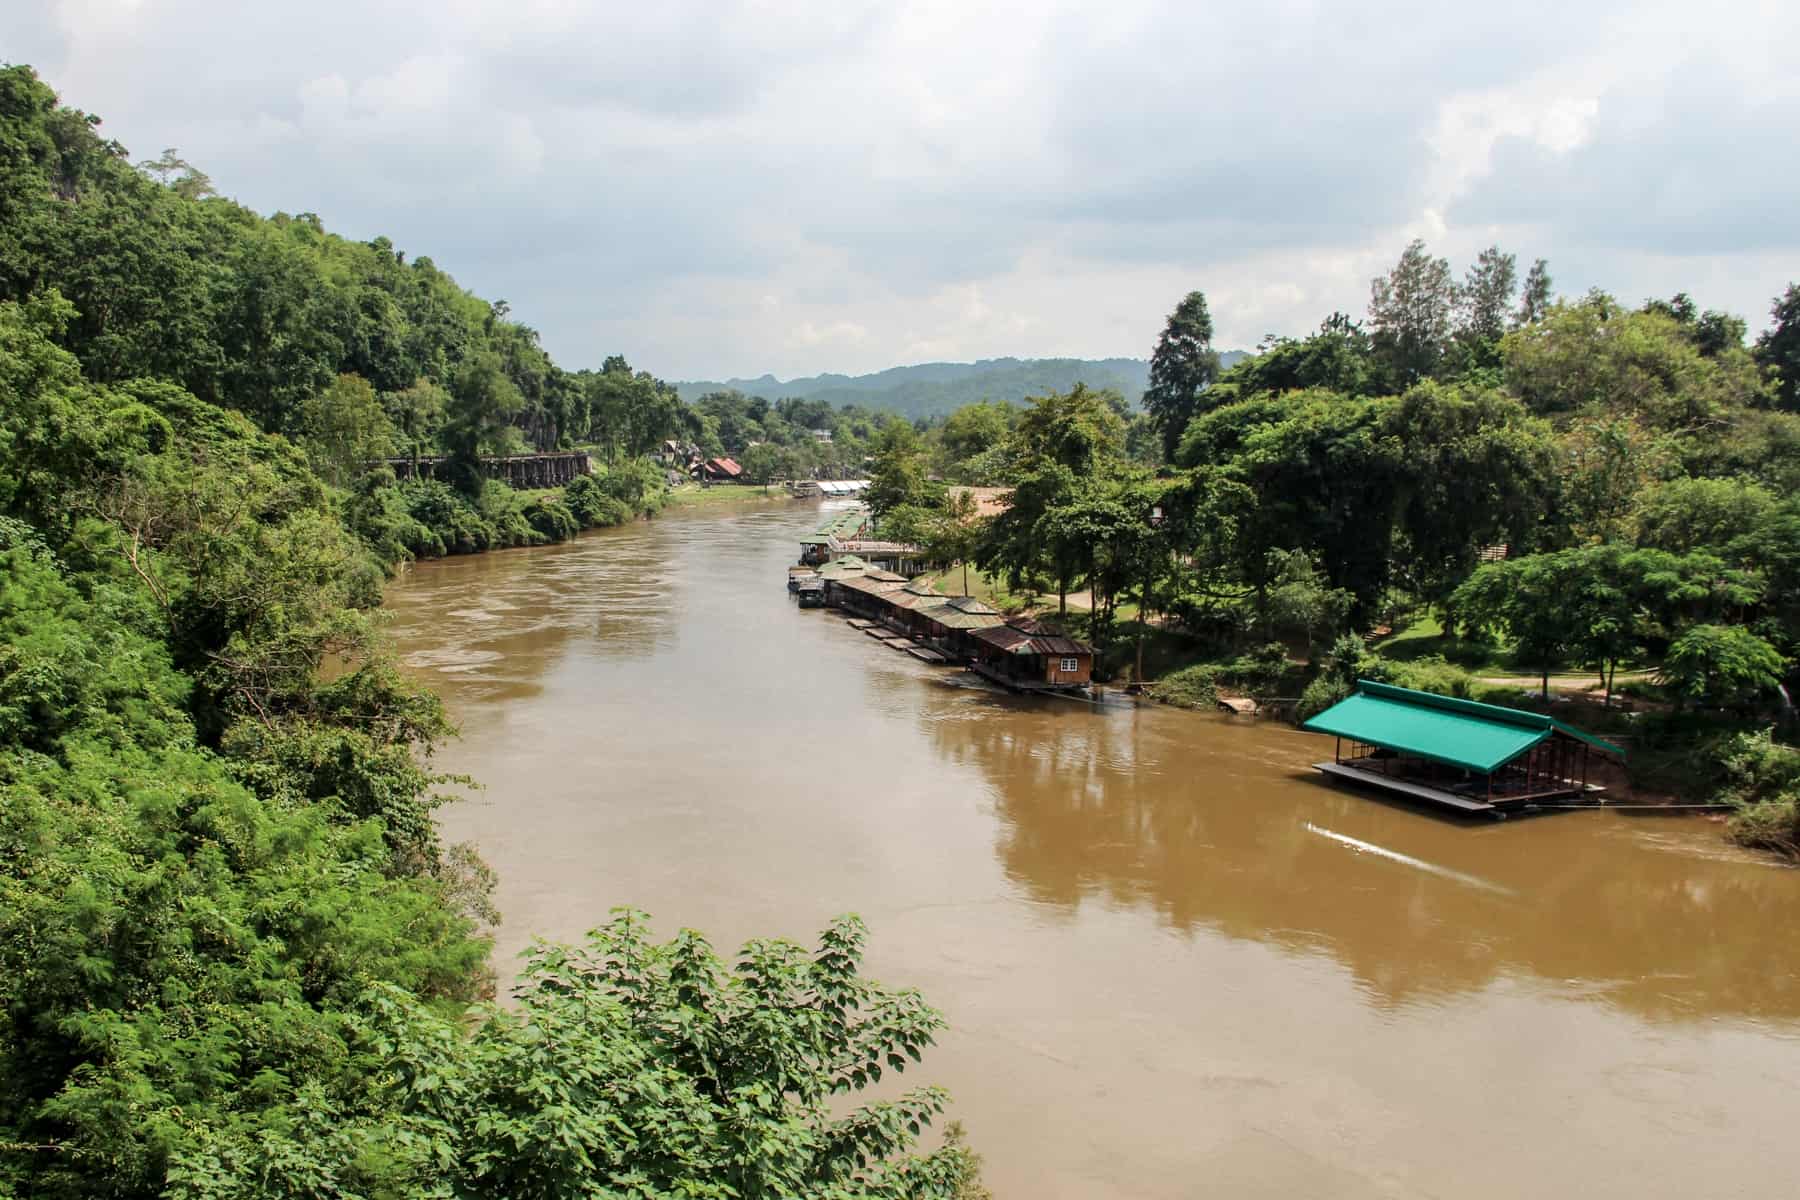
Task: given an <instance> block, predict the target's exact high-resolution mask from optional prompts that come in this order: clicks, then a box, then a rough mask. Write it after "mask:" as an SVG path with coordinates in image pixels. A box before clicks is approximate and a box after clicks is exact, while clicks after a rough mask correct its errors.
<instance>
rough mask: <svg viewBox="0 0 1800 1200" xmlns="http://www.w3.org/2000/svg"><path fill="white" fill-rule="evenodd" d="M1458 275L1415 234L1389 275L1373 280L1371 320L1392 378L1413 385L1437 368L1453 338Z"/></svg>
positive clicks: (1397, 383) (1377, 346) (1400, 386)
mask: <svg viewBox="0 0 1800 1200" xmlns="http://www.w3.org/2000/svg"><path fill="white" fill-rule="evenodd" d="M1456 297H1457V287H1456V279H1455V277H1453V276H1452V275H1451V274H1450V263H1449V260H1447V259H1442V258H1433V257H1432V256H1431V255H1430V254H1429V253H1427V252H1426V250H1425V242H1424V241H1423V240H1422V239H1420V238H1414V239H1413V240H1412V241H1411V242H1409V243H1408V244H1407V247H1406V249H1405V250H1403V251H1401V252H1400V261H1399V262H1398V263H1396V264H1394V269H1393V270H1392V271H1390V272H1388V273H1387V274H1386V275H1381V276H1377V277H1376V278H1375V279H1373V280H1371V281H1370V283H1369V325H1370V328H1371V329H1372V330H1373V331H1374V335H1375V352H1376V354H1377V356H1378V357H1379V358H1380V359H1381V360H1382V362H1383V364H1384V365H1385V366H1386V367H1387V370H1388V373H1389V376H1390V383H1392V384H1393V385H1394V386H1395V387H1396V388H1398V389H1404V388H1407V387H1410V386H1411V385H1412V384H1414V383H1417V382H1418V381H1419V380H1421V379H1424V378H1425V377H1426V376H1428V375H1430V374H1431V373H1432V372H1433V371H1434V370H1436V369H1437V365H1438V360H1439V359H1441V358H1442V357H1443V356H1444V348H1445V347H1446V346H1447V345H1448V344H1449V341H1450V331H1451V316H1452V313H1453V311H1454V309H1455V306H1456Z"/></svg>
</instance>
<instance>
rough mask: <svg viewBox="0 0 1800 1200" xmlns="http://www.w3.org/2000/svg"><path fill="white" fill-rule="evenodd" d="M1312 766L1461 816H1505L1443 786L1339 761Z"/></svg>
mask: <svg viewBox="0 0 1800 1200" xmlns="http://www.w3.org/2000/svg"><path fill="white" fill-rule="evenodd" d="M1313 766H1314V768H1316V769H1317V770H1319V771H1322V772H1324V774H1326V775H1327V776H1329V777H1330V778H1332V779H1337V780H1342V781H1343V782H1345V783H1353V784H1356V785H1357V786H1359V787H1368V788H1376V789H1378V790H1380V791H1384V792H1391V793H1393V794H1394V795H1396V796H1402V797H1405V798H1406V799H1408V800H1413V801H1417V802H1419V803H1423V804H1430V805H1434V806H1436V807H1438V808H1447V809H1449V810H1450V811H1452V812H1458V813H1462V814H1464V815H1465V816H1472V817H1500V816H1504V815H1505V813H1504V812H1502V811H1501V810H1500V809H1499V808H1498V807H1496V806H1495V805H1492V804H1489V803H1488V802H1487V801H1485V800H1471V799H1469V798H1468V797H1466V796H1459V795H1457V794H1456V793H1455V792H1449V791H1445V790H1444V789H1443V788H1434V787H1426V786H1425V785H1424V784H1420V783H1412V782H1410V781H1408V780H1405V779H1394V778H1392V777H1390V776H1387V775H1379V774H1377V773H1375V772H1374V771H1364V770H1361V769H1359V768H1357V767H1346V766H1344V765H1343V764H1342V763H1334V762H1321V763H1314V764H1313Z"/></svg>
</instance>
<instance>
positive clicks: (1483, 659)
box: [1369, 614, 1524, 675]
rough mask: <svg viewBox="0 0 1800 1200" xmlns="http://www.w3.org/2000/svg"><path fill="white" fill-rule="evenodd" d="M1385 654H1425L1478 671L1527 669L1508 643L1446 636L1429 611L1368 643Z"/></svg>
mask: <svg viewBox="0 0 1800 1200" xmlns="http://www.w3.org/2000/svg"><path fill="white" fill-rule="evenodd" d="M1369 649H1371V650H1373V651H1374V652H1375V653H1376V654H1379V655H1380V656H1381V657H1382V658H1385V659H1389V660H1390V661H1393V662H1418V661H1419V660H1420V659H1425V658H1442V659H1443V660H1444V661H1445V662H1451V663H1455V664H1456V665H1457V666H1459V667H1464V668H1466V669H1468V670H1470V671H1474V672H1475V673H1476V674H1495V675H1512V674H1522V673H1524V671H1523V669H1521V668H1520V667H1519V666H1518V665H1517V664H1515V663H1513V662H1512V661H1511V658H1510V655H1509V652H1508V649H1507V647H1505V646H1501V645H1496V644H1494V643H1493V642H1485V641H1473V640H1470V639H1467V638H1453V637H1446V636H1444V627H1443V625H1441V624H1440V623H1439V622H1438V619H1437V618H1436V617H1434V616H1431V615H1429V614H1426V615H1422V616H1420V617H1419V618H1417V619H1416V620H1414V621H1413V622H1412V624H1410V625H1408V626H1407V627H1406V628H1404V629H1402V630H1401V631H1400V632H1399V633H1396V634H1394V635H1392V636H1391V637H1386V638H1383V639H1382V640H1381V641H1379V642H1376V643H1374V644H1373V645H1371V646H1370V647H1369Z"/></svg>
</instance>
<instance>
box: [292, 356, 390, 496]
mask: <svg viewBox="0 0 1800 1200" xmlns="http://www.w3.org/2000/svg"><path fill="white" fill-rule="evenodd" d="M299 427H300V443H301V445H302V446H304V447H305V448H306V456H307V458H308V459H309V460H310V461H311V463H312V468H313V471H314V472H315V473H316V474H317V475H318V476H319V477H320V478H321V479H324V480H326V481H327V482H329V483H333V484H336V485H337V486H338V487H344V486H347V485H348V484H349V483H350V481H351V480H353V479H355V478H356V476H358V475H360V474H361V473H362V472H363V471H365V470H367V469H368V466H369V464H370V463H371V462H373V461H375V460H377V459H382V458H386V457H387V456H388V455H389V454H390V453H392V452H393V426H392V425H391V424H390V423H389V421H388V418H387V413H386V412H384V411H383V410H382V406H381V401H379V400H378V399H376V397H375V389H374V388H372V387H370V386H369V383H368V381H367V380H366V379H363V378H362V377H361V376H358V375H339V376H338V377H337V378H336V379H334V380H333V381H332V382H331V385H330V386H329V387H327V388H325V390H323V391H321V392H319V393H318V394H316V395H314V396H310V397H308V398H307V399H306V400H305V401H304V402H303V403H302V405H301V410H300V421H299Z"/></svg>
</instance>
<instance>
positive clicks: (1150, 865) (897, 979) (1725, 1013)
mask: <svg viewBox="0 0 1800 1200" xmlns="http://www.w3.org/2000/svg"><path fill="white" fill-rule="evenodd" d="M817 519H818V514H817V510H816V508H814V507H812V506H808V505H799V504H794V505H779V506H771V507H769V508H767V509H763V510H756V511H749V512H736V513H732V514H729V515H720V514H717V513H706V514H691V515H675V516H665V517H663V518H660V519H658V520H656V521H654V522H650V523H640V524H637V525H632V526H629V527H626V528H623V529H617V530H608V531H605V532H601V533H595V534H590V535H588V536H585V537H583V538H582V539H580V540H579V541H576V542H574V543H572V544H569V545H564V546H554V547H545V548H542V549H537V550H523V551H507V552H504V553H497V554H489V555H485V556H481V557H475V558H467V559H455V560H448V561H442V562H435V563H427V564H424V565H422V566H420V567H418V568H417V569H416V570H414V571H412V572H411V573H409V574H408V575H407V576H405V577H404V578H403V579H402V580H400V581H399V582H398V583H397V584H396V585H395V586H394V587H393V589H392V591H391V593H390V600H389V603H390V607H391V609H392V611H393V613H394V618H395V624H394V632H395V634H396V636H397V638H398V641H399V646H400V650H401V654H402V656H403V657H404V660H405V661H406V663H407V664H408V665H409V667H410V668H411V669H412V670H413V671H414V672H415V673H416V674H417V675H418V676H419V677H420V678H422V679H423V680H425V681H426V682H428V683H429V684H430V685H431V686H433V687H435V688H436V689H437V690H438V691H439V692H440V693H442V695H443V696H444V698H445V700H446V701H447V703H448V704H449V707H450V709H451V713H452V715H453V717H454V718H455V719H456V720H457V721H458V722H459V724H460V725H461V727H462V731H463V737H462V740H461V741H460V742H458V743H456V744H455V745H453V746H451V747H449V748H448V750H447V751H446V752H445V753H444V754H443V755H442V757H441V762H442V765H443V766H444V767H446V768H447V769H450V770H454V771H462V772H467V773H469V774H471V775H473V776H475V777H477V778H478V779H480V780H481V781H482V782H483V784H485V791H483V792H482V793H480V794H479V795H477V796H475V797H474V798H472V799H469V800H465V801H460V802H458V803H455V804H453V805H451V806H449V807H447V808H446V809H444V810H443V811H442V820H443V824H444V827H445V831H446V834H447V837H448V838H449V839H450V840H453V841H462V840H468V841H473V842H475V843H476V844H477V845H478V846H479V847H480V849H481V852H482V853H483V855H485V857H486V858H487V860H488V861H489V862H490V863H492V864H493V866H494V867H495V868H496V870H497V871H498V872H499V875H500V881H501V882H500V889H499V894H498V903H499V906H500V908H501V910H502V912H503V914H504V923H503V925H502V927H501V929H500V932H499V935H498V944H497V948H496V961H497V964H498V965H499V966H500V969H501V971H502V975H503V977H504V976H505V975H507V974H508V973H509V972H510V964H511V962H512V959H513V957H514V956H515V955H516V954H517V953H518V952H519V950H520V949H521V948H522V947H523V946H524V945H525V944H526V943H527V941H528V940H529V939H530V938H531V937H532V936H533V935H543V936H547V937H552V938H558V939H574V938H578V937H580V935H581V934H582V933H583V931H585V930H586V929H588V928H590V927H592V926H594V925H596V924H598V923H599V922H601V921H602V920H604V919H605V917H606V914H607V910H608V909H609V908H611V907H613V906H615V905H625V904H628V905H633V906H636V907H640V908H644V909H647V910H648V911H650V912H651V913H652V914H653V915H654V917H655V918H656V923H657V927H658V929H659V930H660V931H661V932H663V933H665V934H672V933H673V932H674V931H675V930H676V928H677V927H678V926H683V925H686V926H693V927H695V928H697V929H700V930H702V931H704V932H705V933H706V934H707V935H708V936H709V937H710V938H711V939H712V941H713V942H714V944H715V945H717V946H719V947H720V948H721V950H724V951H730V950H734V949H735V948H736V946H737V945H738V943H740V942H741V941H742V940H744V939H745V938H748V937H751V936H757V935H763V934H783V935H788V936H792V937H795V938H798V939H802V940H807V939H810V938H811V936H812V935H813V934H814V933H815V932H816V931H817V929H818V928H819V927H820V926H821V925H822V924H823V923H824V922H825V921H826V919H827V918H829V917H830V916H831V915H832V914H834V913H838V912H843V911H855V912H858V913H861V914H862V915H863V917H864V918H865V919H866V920H867V921H868V923H869V925H870V928H871V930H872V944H871V953H870V965H871V968H872V971H873V973H874V974H875V975H877V976H878V977H880V978H882V979H884V980H886V981H887V982H890V983H901V984H908V985H914V986H917V987H919V988H921V989H922V990H923V991H924V992H925V994H926V996H927V997H928V998H929V999H930V1000H931V1001H932V1002H933V1003H934V1004H936V1005H937V1006H938V1007H939V1008H941V1009H942V1010H943V1011H944V1012H945V1014H946V1015H947V1016H948V1018H949V1020H950V1025H951V1028H950V1030H949V1032H948V1033H947V1034H946V1036H944V1037H943V1038H942V1040H941V1042H940V1044H939V1046H938V1048H937V1049H936V1050H935V1051H933V1052H931V1053H928V1054H927V1056H926V1059H925V1063H924V1065H923V1067H921V1068H916V1069H915V1071H914V1072H909V1073H908V1081H909V1082H910V1081H911V1080H912V1079H913V1077H914V1075H915V1074H916V1075H917V1077H918V1081H919V1082H935V1083H941V1084H944V1085H945V1086H947V1087H948V1088H950V1090H951V1092H952V1094H953V1096H954V1115H955V1116H957V1117H959V1118H961V1119H962V1120H963V1121H964V1122H965V1123H966V1124H967V1126H968V1128H969V1132H970V1136H971V1140H972V1141H973V1142H974V1143H975V1145H976V1146H977V1148H978V1149H980V1150H981V1151H982V1153H983V1154H984V1155H985V1157H986V1160H987V1180H988V1183H989V1184H990V1186H992V1187H993V1189H994V1191H995V1193H996V1195H997V1196H999V1197H1002V1198H1003V1200H1018V1198H1026V1197H1032V1198H1036V1197H1112V1196H1119V1197H1124V1196H1130V1197H1188V1196H1195V1195H1215V1196H1230V1197H1246V1196H1247V1197H1263V1196H1267V1197H1277V1196H1279V1197H1300V1196H1308V1197H1310V1196H1330V1197H1333V1198H1334V1200H1346V1198H1352V1197H1390V1196H1403V1197H1415V1196H1416V1197H1427V1196H1430V1197H1456V1198H1458V1200H1469V1198H1471V1197H1508V1198H1511V1197H1522V1196H1579V1197H1581V1198H1582V1200H1601V1198H1607V1197H1621V1198H1624V1197H1630V1198H1632V1200H1642V1198H1643V1197H1663V1196H1669V1197H1726V1196H1733V1197H1735V1196H1745V1197H1791V1196H1793V1195H1794V1194H1796V1192H1797V1191H1800V871H1795V870H1790V869H1786V868H1783V867H1780V866H1776V865H1772V864H1771V863H1769V862H1767V861H1766V860H1763V859H1760V858H1757V857H1753V856H1750V855H1747V854H1744V853H1740V852H1738V851H1735V850H1733V849H1732V848H1731V847H1729V846H1728V845H1727V844H1726V843H1725V842H1724V840H1723V839H1722V837H1721V835H1720V832H1719V829H1718V827H1717V826H1716V825H1713V824H1710V823H1707V822H1704V821H1702V820H1699V819H1695V818H1689V817H1668V816H1663V817H1643V816H1633V815H1627V814H1622V813H1603V812H1573V813H1562V814H1556V815H1553V816H1545V817H1538V818H1533V819H1528V820H1518V821H1512V822H1507V823H1502V824H1483V825H1465V824H1457V823H1451V822H1449V821H1446V820H1443V819H1439V818H1437V817H1433V816H1428V815H1425V814H1423V813H1419V812H1414V811H1409V810H1407V809H1403V808H1398V807H1394V806H1390V805H1388V804H1385V803H1382V802H1379V801H1376V800H1373V799H1369V798H1367V797H1365V796H1361V795H1358V794H1356V793H1353V792H1346V791H1343V790H1339V789H1336V788H1333V787H1331V786H1329V785H1327V784H1325V783H1323V782H1322V781H1321V780H1319V779H1318V778H1316V777H1315V776H1314V774H1313V773H1312V772H1310V771H1309V770H1308V769H1307V764H1309V763H1310V762H1312V761H1314V760H1315V759H1317V758H1319V757H1321V756H1326V757H1328V756H1329V755H1330V752H1331V746H1330V742H1329V741H1328V740H1326V739H1322V738H1317V737H1313V736H1311V735H1307V734H1303V733H1300V732H1297V731H1295V730H1293V729H1291V728H1289V727H1287V726H1284V725H1280V724H1275V723H1245V722H1243V721H1242V720H1241V719H1232V718H1225V717H1220V716H1213V715H1207V714H1194V713H1185V712H1179V711H1175V710H1171V709H1166V708H1159V707H1154V706H1150V707H1144V708H1136V707H1128V706H1124V705H1120V706H1118V707H1107V708H1103V709H1096V708H1094V707H1092V706H1088V705H1084V704H1079V703H1076V702H1073V701H1068V700H1057V699H1032V700H1024V699H1015V698H1010V697H1006V696H1000V695H995V694H993V693H990V692H987V691H983V690H977V689H975V688H972V687H968V686H960V685H961V684H962V683H963V682H964V681H963V679H962V678H961V677H959V676H958V675H956V674H955V673H953V672H950V671H947V670H946V669H944V668H941V667H928V666H926V665H924V664H923V663H919V662H916V661H915V660H913V659H911V658H909V657H907V656H905V655H903V654H900V653H898V652H896V651H893V650H889V649H886V648H884V647H882V646H881V645H879V644H878V643H876V642H875V641H874V640H872V639H870V638H868V637H865V636H863V635H862V634H859V633H857V632H856V631H855V630H852V629H850V628H849V627H848V626H847V625H845V624H844V622H843V621H842V620H841V619H839V618H838V617H837V616H836V615H835V614H832V613H829V612H822V611H820V612H801V611H799V610H798V609H796V608H795V606H794V605H793V603H792V601H791V600H790V599H789V598H788V595H787V593H786V591H785V590H784V577H785V567H786V565H787V564H788V563H789V562H790V561H792V559H793V558H794V557H795V555H796V553H797V550H798V543H797V539H798V538H799V537H800V535H802V534H803V533H805V532H807V531H809V530H810V529H811V528H812V527H813V526H814V525H815V524H816V522H817Z"/></svg>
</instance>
